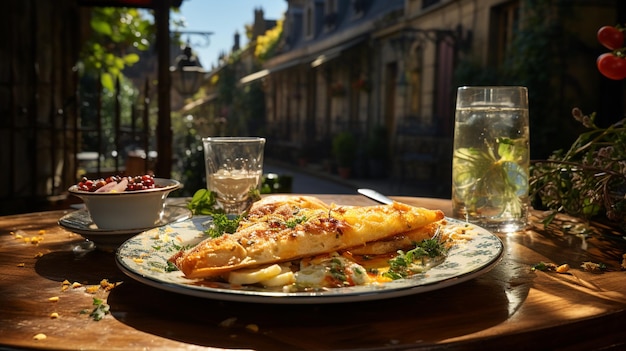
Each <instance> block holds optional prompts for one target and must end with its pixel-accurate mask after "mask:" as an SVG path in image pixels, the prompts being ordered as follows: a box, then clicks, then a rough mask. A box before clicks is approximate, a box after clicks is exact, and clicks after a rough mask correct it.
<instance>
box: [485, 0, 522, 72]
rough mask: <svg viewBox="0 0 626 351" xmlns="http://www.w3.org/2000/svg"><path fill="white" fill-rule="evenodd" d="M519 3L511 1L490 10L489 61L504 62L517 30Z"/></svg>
mask: <svg viewBox="0 0 626 351" xmlns="http://www.w3.org/2000/svg"><path fill="white" fill-rule="evenodd" d="M519 19H520V4H519V1H512V2H509V3H506V4H503V5H500V6H496V7H494V8H492V10H491V28H490V33H491V34H490V39H491V40H490V42H491V43H492V44H491V45H493V47H492V49H491V50H490V52H491V56H490V57H489V60H490V62H491V63H492V64H493V65H500V64H501V63H502V62H504V58H505V55H506V52H507V51H508V50H509V47H510V46H511V44H512V43H513V39H514V38H515V33H517V31H518V30H519V25H520V24H519V22H520V21H519Z"/></svg>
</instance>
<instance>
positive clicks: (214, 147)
mask: <svg viewBox="0 0 626 351" xmlns="http://www.w3.org/2000/svg"><path fill="white" fill-rule="evenodd" d="M202 142H203V144H204V157H205V165H206V177H207V187H208V189H209V190H210V191H213V192H215V193H216V201H217V202H218V204H219V205H220V206H221V207H222V208H223V209H224V212H225V213H226V214H229V215H240V214H242V213H243V212H245V211H247V210H248V209H249V208H250V206H251V205H252V202H253V201H254V195H256V194H258V193H259V190H260V187H261V178H262V175H263V150H264V147H265V139H264V138H259V137H209V138H203V139H202Z"/></svg>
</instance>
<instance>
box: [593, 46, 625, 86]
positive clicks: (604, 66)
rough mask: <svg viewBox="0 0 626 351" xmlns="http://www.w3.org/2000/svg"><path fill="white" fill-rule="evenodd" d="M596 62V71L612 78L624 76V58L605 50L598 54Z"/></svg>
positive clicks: (618, 78)
mask: <svg viewBox="0 0 626 351" xmlns="http://www.w3.org/2000/svg"><path fill="white" fill-rule="evenodd" d="M596 64H597V65H598V71H600V73H602V75H604V76H605V77H607V78H610V79H614V80H622V79H624V78H626V59H623V58H621V57H618V56H615V55H613V54H612V53H610V52H607V53H605V54H602V55H600V56H598V60H597V61H596Z"/></svg>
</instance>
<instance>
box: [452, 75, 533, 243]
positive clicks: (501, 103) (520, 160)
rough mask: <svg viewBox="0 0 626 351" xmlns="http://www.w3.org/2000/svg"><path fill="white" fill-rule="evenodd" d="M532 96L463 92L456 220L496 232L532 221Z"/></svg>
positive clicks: (513, 90) (455, 169) (457, 132)
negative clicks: (529, 169)
mask: <svg viewBox="0 0 626 351" xmlns="http://www.w3.org/2000/svg"><path fill="white" fill-rule="evenodd" d="M529 145H530V136H529V127H528V92H527V89H526V88H525V87H502V86H500V87H497V86H494V87H460V88H459V89H458V91H457V101H456V117H455V125H454V148H453V155H452V210H453V217H455V218H458V219H463V220H466V221H468V222H470V223H474V224H477V225H480V226H481V227H484V228H486V229H488V230H491V231H493V232H501V233H509V232H515V231H519V230H523V229H524V228H525V227H526V225H527V221H528V206H529V198H528V167H529V162H530V161H529V154H530V150H529Z"/></svg>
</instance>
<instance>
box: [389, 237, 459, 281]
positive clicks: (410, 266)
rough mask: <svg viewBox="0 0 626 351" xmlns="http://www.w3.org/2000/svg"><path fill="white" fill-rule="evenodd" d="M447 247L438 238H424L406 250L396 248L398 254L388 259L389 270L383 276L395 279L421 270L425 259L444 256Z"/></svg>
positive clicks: (423, 267)
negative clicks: (412, 247)
mask: <svg viewBox="0 0 626 351" xmlns="http://www.w3.org/2000/svg"><path fill="white" fill-rule="evenodd" d="M446 253H447V249H446V247H445V246H444V244H443V243H442V242H441V241H440V240H439V239H438V238H432V239H426V240H423V241H422V242H420V243H417V244H416V245H415V248H414V249H411V250H409V251H407V252H404V251H402V250H398V256H396V257H395V258H393V259H391V260H389V270H388V271H387V272H385V273H383V277H386V278H389V279H392V280H396V279H402V278H406V277H409V276H411V275H413V274H415V273H420V272H423V271H424V269H425V264H426V260H427V259H429V258H430V259H432V258H436V257H441V256H445V254H446Z"/></svg>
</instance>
